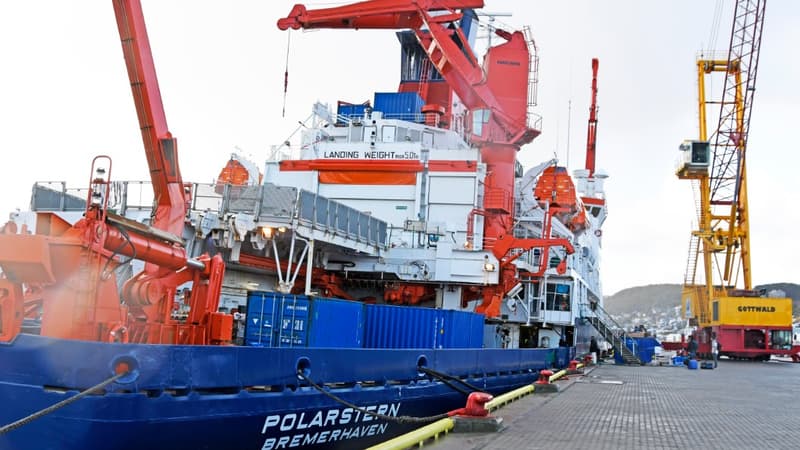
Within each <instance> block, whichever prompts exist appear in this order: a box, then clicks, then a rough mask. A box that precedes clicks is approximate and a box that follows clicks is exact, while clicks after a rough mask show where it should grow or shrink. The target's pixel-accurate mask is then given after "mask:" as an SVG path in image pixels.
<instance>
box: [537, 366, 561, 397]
mask: <svg viewBox="0 0 800 450" xmlns="http://www.w3.org/2000/svg"><path fill="white" fill-rule="evenodd" d="M552 376H553V371H552V370H547V369H544V370H540V371H539V379H538V380H537V381H536V382H534V383H533V385H534V391H533V393H534V394H547V393H552V392H558V385H557V384H555V383H551V382H550V377H552Z"/></svg>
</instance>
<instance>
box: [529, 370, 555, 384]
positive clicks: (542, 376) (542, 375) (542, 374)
mask: <svg viewBox="0 0 800 450" xmlns="http://www.w3.org/2000/svg"><path fill="white" fill-rule="evenodd" d="M551 376H553V371H552V370H547V369H544V370H540V371H539V379H538V380H537V381H536V382H535V383H533V384H550V377H551Z"/></svg>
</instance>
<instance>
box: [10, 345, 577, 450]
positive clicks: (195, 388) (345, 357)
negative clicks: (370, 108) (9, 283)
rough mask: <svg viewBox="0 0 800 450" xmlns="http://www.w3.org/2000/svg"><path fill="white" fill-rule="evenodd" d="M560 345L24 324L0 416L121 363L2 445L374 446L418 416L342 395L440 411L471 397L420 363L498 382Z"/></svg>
mask: <svg viewBox="0 0 800 450" xmlns="http://www.w3.org/2000/svg"><path fill="white" fill-rule="evenodd" d="M573 356H574V349H573V348H560V349H515V350H500V349H321V348H259V347H215V346H175V345H143V344H107V343H98V342H82V341H70V340H60V339H52V338H46V337H41V336H35V335H28V334H22V335H20V336H18V337H17V339H16V340H15V341H14V342H12V343H11V344H7V345H0V361H2V364H0V399H3V407H2V408H0V424H2V425H5V424H8V423H11V422H13V421H15V420H18V419H20V418H22V417H25V416H27V415H29V414H31V413H33V412H36V411H39V410H41V409H43V408H46V407H48V406H50V405H53V404H55V403H57V402H59V401H61V400H64V399H65V398H68V397H69V396H72V395H75V394H77V392H78V391H80V390H83V389H86V388H88V387H91V386H93V385H96V384H98V383H100V382H102V381H103V380H105V379H107V378H109V377H111V376H113V375H114V372H113V371H114V367H115V366H116V365H117V364H118V363H120V362H125V363H127V364H128V366H129V367H131V369H132V372H131V373H130V374H129V375H127V376H125V377H124V378H122V379H120V380H118V382H116V383H114V384H112V385H111V386H110V387H109V388H107V390H106V392H105V393H103V394H102V395H89V396H87V397H85V398H82V399H79V400H78V401H77V402H75V403H73V404H71V405H68V406H66V407H64V408H62V409H59V410H57V411H55V412H53V413H51V414H49V415H46V416H44V417H42V418H40V419H37V420H35V421H33V422H31V423H28V424H26V425H24V426H22V427H20V428H18V429H16V430H13V431H11V432H9V433H7V434H4V435H2V436H0V449H3V450H6V449H9V450H11V449H14V450H17V449H20V450H23V449H36V450H44V449H59V450H60V449H88V448H102V449H137V450H141V449H145V448H169V449H183V448H186V449H247V450H258V449H264V450H269V449H278V448H299V447H303V448H364V447H366V446H369V445H372V444H375V443H378V442H381V441H384V440H386V439H388V438H391V437H393V436H396V435H398V434H401V433H403V432H406V431H409V430H411V429H413V428H416V427H418V426H419V424H411V425H401V424H397V423H394V422H387V421H384V420H378V419H377V418H374V417H371V416H368V415H366V414H363V413H361V412H359V411H357V410H354V409H352V408H349V407H347V406H345V405H343V404H340V403H338V402H336V401H335V400H333V399H331V398H329V397H328V396H325V395H323V394H322V393H320V392H318V391H317V390H316V389H314V388H313V387H311V386H308V385H307V383H305V382H302V381H301V380H299V379H298V377H297V375H296V373H297V370H298V368H299V369H303V370H304V372H305V373H306V374H307V375H308V376H309V378H310V379H312V380H314V381H315V382H316V383H319V384H323V383H324V384H326V385H327V386H328V389H329V391H330V392H332V393H334V394H335V395H337V396H339V397H341V398H342V399H343V400H346V401H348V402H350V403H354V404H356V405H358V406H360V407H363V408H367V409H368V410H370V411H374V412H376V413H381V414H386V415H390V416H415V417H419V416H431V415H436V414H440V413H443V412H447V411H450V410H453V409H456V408H459V407H462V406H464V404H465V401H466V398H465V396H464V394H463V393H460V392H457V391H456V390H454V389H453V388H452V387H450V386H448V385H447V384H445V383H442V382H440V381H437V380H434V379H431V378H429V377H427V376H423V375H422V374H420V373H419V371H418V370H417V366H418V364H420V363H423V364H424V365H425V367H428V368H430V369H434V370H436V371H439V372H443V373H446V374H448V375H452V376H458V377H466V381H468V382H469V383H471V384H473V385H475V386H477V387H479V388H481V389H483V390H485V391H487V392H490V393H493V394H498V393H502V392H506V391H508V390H511V389H514V388H516V387H519V386H522V385H525V384H528V383H531V382H532V381H534V380H535V378H536V376H537V372H538V370H541V369H544V368H553V367H565V366H566V365H567V364H568V361H569V360H570V359H571V358H572V357H573Z"/></svg>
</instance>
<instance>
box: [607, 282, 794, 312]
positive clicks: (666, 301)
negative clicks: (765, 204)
mask: <svg viewBox="0 0 800 450" xmlns="http://www.w3.org/2000/svg"><path fill="white" fill-rule="evenodd" d="M756 289H766V290H767V292H769V291H771V290H774V289H780V290H782V291H784V292H785V293H786V296H787V297H790V298H791V299H792V308H793V309H792V310H793V312H794V315H795V316H797V315H800V285H799V284H794V283H772V284H764V285H761V286H756ZM604 305H605V309H606V310H607V311H608V312H609V313H610V314H612V315H614V316H618V315H623V314H633V313H648V312H650V311H653V310H662V311H664V310H667V309H670V308H675V307H676V306H681V285H680V284H651V285H648V286H638V287H632V288H628V289H623V290H621V291H619V292H617V293H616V294H614V295H610V296H608V297H606V298H605V300H604Z"/></svg>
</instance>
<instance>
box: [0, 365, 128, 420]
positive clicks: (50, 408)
mask: <svg viewBox="0 0 800 450" xmlns="http://www.w3.org/2000/svg"><path fill="white" fill-rule="evenodd" d="M127 374H128V373H127V372H123V373H119V374H116V375H114V376H113V377H111V378H109V379H107V380H105V381H103V382H102V383H100V384H97V385H94V386H92V387H90V388H89V389H86V390H85V391H82V392H80V393H78V394H77V395H73V396H72V397H70V398H67V399H64V400H62V401H60V402H58V403H56V404H54V405H51V406H48V407H47V408H45V409H43V410H41V411H37V412H35V413H33V414H31V415H29V416H27V417H23V418H22V419H19V420H17V421H16V422H13V423H10V424H8V425H5V426H3V427H2V428H0V435H3V434H6V433H8V432H9V431H13V430H16V429H17V428H19V427H21V426H23V425H26V424H28V423H30V422H32V421H34V420H36V419H38V418H40V417H43V416H46V415H47V414H50V413H51V412H53V411H56V410H58V409H60V408H63V407H65V406H67V405H69V404H71V403H73V402H76V401H78V400H80V399H82V398H83V397H86V396H87V395H89V394H91V393H93V392H96V391H99V390H100V389H103V388H104V387H106V386H108V385H109V384H111V383H113V382H115V381H117V380H119V379H120V378H122V377H124V376H125V375H127Z"/></svg>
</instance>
